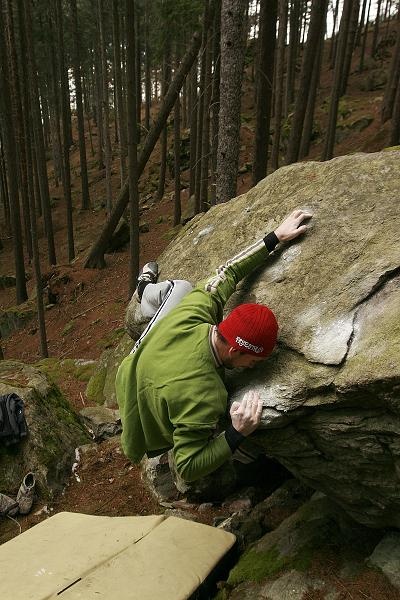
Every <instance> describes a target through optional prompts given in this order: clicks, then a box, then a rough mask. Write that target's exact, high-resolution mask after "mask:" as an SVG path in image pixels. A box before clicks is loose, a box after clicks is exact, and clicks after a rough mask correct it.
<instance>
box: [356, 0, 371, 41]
mask: <svg viewBox="0 0 400 600" xmlns="http://www.w3.org/2000/svg"><path fill="white" fill-rule="evenodd" d="M367 4H368V0H363V3H362V9H361V17H360V22H359V23H358V26H357V34H356V40H355V43H354V45H355V47H356V48H357V47H358V46H359V45H360V43H361V34H362V30H363V27H364V20H365V13H366V11H367Z"/></svg>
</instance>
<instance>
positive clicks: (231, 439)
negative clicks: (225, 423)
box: [225, 425, 246, 452]
mask: <svg viewBox="0 0 400 600" xmlns="http://www.w3.org/2000/svg"><path fill="white" fill-rule="evenodd" d="M245 437H246V436H244V435H242V434H241V433H239V431H237V430H236V429H235V428H234V426H233V425H229V427H228V428H227V430H226V431H225V439H226V441H227V442H228V444H229V448H230V449H231V451H232V452H235V450H236V448H238V447H239V446H240V444H241V443H242V442H243V440H244V439H245Z"/></svg>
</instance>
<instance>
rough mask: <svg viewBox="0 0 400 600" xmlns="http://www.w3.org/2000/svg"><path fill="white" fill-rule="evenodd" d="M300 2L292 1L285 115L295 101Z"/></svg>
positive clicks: (298, 0)
mask: <svg viewBox="0 0 400 600" xmlns="http://www.w3.org/2000/svg"><path fill="white" fill-rule="evenodd" d="M300 2H301V0H291V3H290V12H289V27H290V29H289V48H288V59H287V69H286V96H285V115H286V116H287V115H288V114H289V111H290V106H291V104H293V101H294V91H295V83H296V62H297V57H298V53H299V32H300Z"/></svg>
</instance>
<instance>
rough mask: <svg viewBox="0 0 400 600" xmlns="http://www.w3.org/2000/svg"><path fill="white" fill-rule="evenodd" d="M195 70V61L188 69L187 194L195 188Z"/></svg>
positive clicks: (196, 65) (196, 104) (196, 106)
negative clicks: (188, 138)
mask: <svg viewBox="0 0 400 600" xmlns="http://www.w3.org/2000/svg"><path fill="white" fill-rule="evenodd" d="M197 70H198V64H197V60H196V61H195V63H194V65H193V67H192V69H191V71H190V97H191V101H190V105H191V112H190V178H189V196H193V194H194V193H195V189H196V148H197V112H198V94H197Z"/></svg>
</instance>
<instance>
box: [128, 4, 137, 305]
mask: <svg viewBox="0 0 400 600" xmlns="http://www.w3.org/2000/svg"><path fill="white" fill-rule="evenodd" d="M125 10H126V43H127V52H126V84H127V90H126V91H127V116H128V173H129V175H128V181H129V192H128V196H129V206H130V265H129V296H131V295H132V294H133V291H134V289H135V283H136V279H137V276H138V275H139V190H138V179H139V171H138V161H137V122H136V119H137V104H136V90H137V82H136V68H135V56H136V51H135V50H136V44H135V3H134V2H133V1H132V0H126V6H125Z"/></svg>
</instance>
